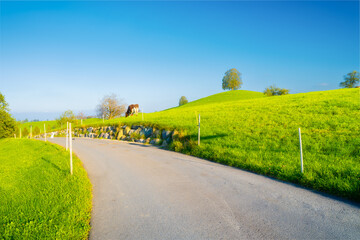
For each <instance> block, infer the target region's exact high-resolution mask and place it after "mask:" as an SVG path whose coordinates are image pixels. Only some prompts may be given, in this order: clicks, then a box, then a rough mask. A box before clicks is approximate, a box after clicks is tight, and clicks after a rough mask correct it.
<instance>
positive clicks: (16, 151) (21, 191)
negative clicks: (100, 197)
mask: <svg viewBox="0 0 360 240" xmlns="http://www.w3.org/2000/svg"><path fill="white" fill-rule="evenodd" d="M0 152H1V154H0V176H1V178H0V239H87V238H88V233H89V231H90V213H91V184H90V181H89V179H88V177H87V173H86V171H85V170H84V168H83V167H82V164H81V162H80V160H79V159H78V158H77V157H76V156H74V157H73V161H74V174H73V175H72V176H71V175H70V173H69V153H68V152H66V151H65V150H63V148H61V147H60V146H57V145H54V144H51V143H45V142H41V141H36V140H29V139H1V140H0Z"/></svg>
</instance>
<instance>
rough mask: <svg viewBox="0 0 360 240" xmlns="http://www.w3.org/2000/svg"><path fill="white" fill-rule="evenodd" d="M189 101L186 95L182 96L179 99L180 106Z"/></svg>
mask: <svg viewBox="0 0 360 240" xmlns="http://www.w3.org/2000/svg"><path fill="white" fill-rule="evenodd" d="M188 102H189V101H188V100H187V99H186V97H185V96H181V98H180V100H179V106H182V105H184V104H187V103H188Z"/></svg>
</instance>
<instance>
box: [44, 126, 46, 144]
mask: <svg viewBox="0 0 360 240" xmlns="http://www.w3.org/2000/svg"><path fill="white" fill-rule="evenodd" d="M44 135H45V142H46V128H45V123H44Z"/></svg>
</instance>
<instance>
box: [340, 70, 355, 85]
mask: <svg viewBox="0 0 360 240" xmlns="http://www.w3.org/2000/svg"><path fill="white" fill-rule="evenodd" d="M344 79H345V81H343V82H341V83H340V87H343V88H354V87H356V85H357V84H358V83H359V73H358V72H357V71H352V72H351V73H348V74H347V75H345V76H344Z"/></svg>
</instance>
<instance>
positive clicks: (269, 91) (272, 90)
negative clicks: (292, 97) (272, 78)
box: [264, 85, 290, 96]
mask: <svg viewBox="0 0 360 240" xmlns="http://www.w3.org/2000/svg"><path fill="white" fill-rule="evenodd" d="M289 92H290V90H289V89H285V88H278V87H276V86H275V85H271V86H270V87H268V88H265V90H264V94H265V95H266V96H279V95H287V94H289Z"/></svg>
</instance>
